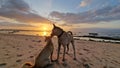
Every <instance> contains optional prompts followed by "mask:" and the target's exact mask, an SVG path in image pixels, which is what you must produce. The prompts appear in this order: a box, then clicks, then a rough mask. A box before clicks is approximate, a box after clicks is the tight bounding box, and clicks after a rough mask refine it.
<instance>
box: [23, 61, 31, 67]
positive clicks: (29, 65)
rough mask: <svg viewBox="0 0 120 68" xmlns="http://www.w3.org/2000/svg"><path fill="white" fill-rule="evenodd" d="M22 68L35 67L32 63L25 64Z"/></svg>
mask: <svg viewBox="0 0 120 68" xmlns="http://www.w3.org/2000/svg"><path fill="white" fill-rule="evenodd" d="M22 68H33V65H32V64H31V63H28V62H27V63H25V64H24V65H23V66H22Z"/></svg>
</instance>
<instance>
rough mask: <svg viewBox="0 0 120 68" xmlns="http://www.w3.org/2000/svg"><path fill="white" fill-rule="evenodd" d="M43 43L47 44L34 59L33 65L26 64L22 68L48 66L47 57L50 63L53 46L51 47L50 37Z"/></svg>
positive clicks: (42, 67)
mask: <svg viewBox="0 0 120 68" xmlns="http://www.w3.org/2000/svg"><path fill="white" fill-rule="evenodd" d="M45 41H46V42H47V44H46V46H45V47H44V48H43V50H42V51H41V52H40V54H39V55H38V56H37V58H36V59H35V65H34V66H32V65H31V64H29V63H26V64H24V65H23V67H22V68H44V67H46V66H47V65H49V64H50V60H49V57H50V59H51V61H52V54H53V50H54V46H53V43H52V40H51V37H46V38H45Z"/></svg>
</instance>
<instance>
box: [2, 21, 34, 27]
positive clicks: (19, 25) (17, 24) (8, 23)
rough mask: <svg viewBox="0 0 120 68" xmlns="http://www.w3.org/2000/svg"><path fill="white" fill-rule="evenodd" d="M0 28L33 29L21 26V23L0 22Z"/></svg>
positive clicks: (26, 25)
mask: <svg viewBox="0 0 120 68" xmlns="http://www.w3.org/2000/svg"><path fill="white" fill-rule="evenodd" d="M0 26H2V27H3V26H8V27H9V26H11V27H34V26H32V25H29V24H23V23H11V22H0Z"/></svg>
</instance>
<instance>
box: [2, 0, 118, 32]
mask: <svg viewBox="0 0 120 68" xmlns="http://www.w3.org/2000/svg"><path fill="white" fill-rule="evenodd" d="M53 23H55V24H56V25H58V26H60V27H62V28H64V29H65V30H71V29H72V30H78V31H79V29H103V30H104V29H117V30H118V29H120V0H0V29H2V28H4V29H8V28H10V29H11V28H12V29H35V30H38V29H44V28H45V27H46V28H47V29H52V24H53Z"/></svg>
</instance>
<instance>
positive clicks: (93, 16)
mask: <svg viewBox="0 0 120 68" xmlns="http://www.w3.org/2000/svg"><path fill="white" fill-rule="evenodd" d="M50 16H51V17H52V18H56V19H58V20H63V21H65V22H67V23H71V24H72V23H98V22H101V21H103V22H106V21H113V20H120V5H115V6H107V7H104V8H102V9H98V10H89V11H87V12H82V13H61V12H57V11H53V12H51V13H50Z"/></svg>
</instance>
